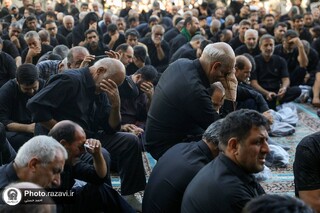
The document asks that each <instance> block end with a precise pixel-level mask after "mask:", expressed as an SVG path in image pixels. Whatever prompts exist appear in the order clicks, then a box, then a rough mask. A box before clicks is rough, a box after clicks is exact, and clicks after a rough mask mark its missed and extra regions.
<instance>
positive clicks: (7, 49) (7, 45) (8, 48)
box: [2, 40, 20, 59]
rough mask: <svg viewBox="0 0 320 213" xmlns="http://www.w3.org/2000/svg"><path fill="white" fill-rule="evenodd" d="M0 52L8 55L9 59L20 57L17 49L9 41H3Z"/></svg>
mask: <svg viewBox="0 0 320 213" xmlns="http://www.w3.org/2000/svg"><path fill="white" fill-rule="evenodd" d="M2 51H3V52H6V53H8V54H9V55H11V57H12V58H13V59H15V58H16V57H18V56H20V53H19V50H18V48H17V47H16V45H14V44H13V43H12V41H10V40H4V41H3V47H2Z"/></svg>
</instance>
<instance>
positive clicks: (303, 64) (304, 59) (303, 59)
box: [298, 46, 309, 68]
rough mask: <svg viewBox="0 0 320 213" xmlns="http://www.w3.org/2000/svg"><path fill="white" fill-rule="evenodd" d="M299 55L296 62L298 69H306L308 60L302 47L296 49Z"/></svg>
mask: <svg viewBox="0 0 320 213" xmlns="http://www.w3.org/2000/svg"><path fill="white" fill-rule="evenodd" d="M298 50H299V55H298V62H299V65H300V67H303V68H306V67H307V66H308V63H309V60H308V56H307V54H306V52H305V50H304V47H303V46H302V47H298Z"/></svg>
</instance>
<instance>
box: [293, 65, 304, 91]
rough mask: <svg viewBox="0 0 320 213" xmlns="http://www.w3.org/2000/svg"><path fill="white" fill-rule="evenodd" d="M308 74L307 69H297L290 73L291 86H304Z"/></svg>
mask: <svg viewBox="0 0 320 213" xmlns="http://www.w3.org/2000/svg"><path fill="white" fill-rule="evenodd" d="M306 73H307V69H306V68H301V67H297V68H295V69H294V70H293V71H291V72H290V86H291V87H293V86H299V85H302V84H304V77H305V75H306Z"/></svg>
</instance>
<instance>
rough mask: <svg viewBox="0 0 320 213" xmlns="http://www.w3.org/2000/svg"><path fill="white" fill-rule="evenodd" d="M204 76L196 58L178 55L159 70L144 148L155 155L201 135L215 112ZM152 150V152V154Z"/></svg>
mask: <svg viewBox="0 0 320 213" xmlns="http://www.w3.org/2000/svg"><path fill="white" fill-rule="evenodd" d="M209 87H210V83H209V81H208V78H207V76H206V74H205V72H204V70H203V69H202V67H201V64H200V62H199V60H194V61H191V60H188V59H179V60H177V61H176V62H174V63H172V64H170V65H169V67H168V68H167V69H166V71H165V72H164V73H163V74H162V76H161V78H160V80H159V82H158V84H157V87H156V89H155V92H154V95H153V97H152V102H151V106H150V109H149V112H148V118H147V124H146V131H145V133H146V145H145V147H146V149H147V151H151V152H153V153H154V154H155V152H156V153H158V154H159V157H160V156H161V155H162V154H163V153H164V152H165V151H166V150H167V149H169V148H170V147H172V146H173V145H175V144H177V143H181V142H183V140H184V139H186V140H187V141H190V140H188V139H187V138H188V136H190V135H193V136H194V135H201V134H202V133H203V132H204V130H205V129H206V128H207V127H208V126H209V125H210V124H211V123H212V122H214V121H216V120H218V119H219V115H218V114H217V113H216V112H215V110H214V109H213V106H212V102H211V97H210V95H209V93H208V91H207V88H209ZM154 154H153V155H154Z"/></svg>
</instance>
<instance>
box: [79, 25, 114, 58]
mask: <svg viewBox="0 0 320 213" xmlns="http://www.w3.org/2000/svg"><path fill="white" fill-rule="evenodd" d="M84 35H85V38H86V40H85V45H84V47H86V48H87V49H88V51H89V53H90V54H91V55H95V56H98V55H106V52H107V51H109V50H110V49H109V47H108V46H106V45H104V43H103V42H102V41H101V40H100V38H99V33H98V31H97V30H95V29H89V30H87V31H86V32H85V33H84Z"/></svg>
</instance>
